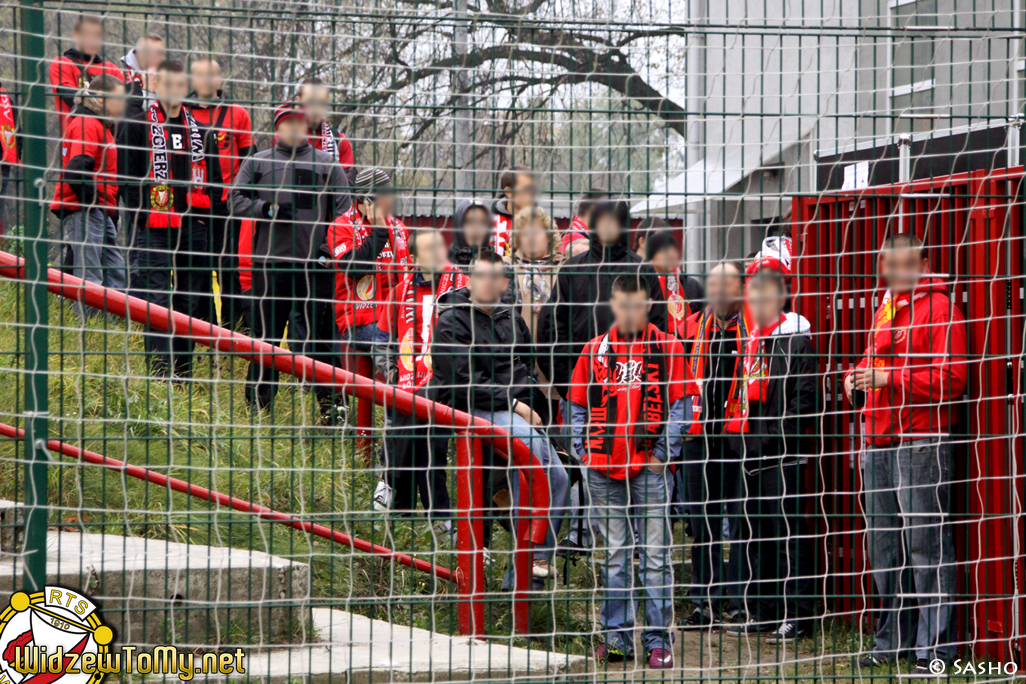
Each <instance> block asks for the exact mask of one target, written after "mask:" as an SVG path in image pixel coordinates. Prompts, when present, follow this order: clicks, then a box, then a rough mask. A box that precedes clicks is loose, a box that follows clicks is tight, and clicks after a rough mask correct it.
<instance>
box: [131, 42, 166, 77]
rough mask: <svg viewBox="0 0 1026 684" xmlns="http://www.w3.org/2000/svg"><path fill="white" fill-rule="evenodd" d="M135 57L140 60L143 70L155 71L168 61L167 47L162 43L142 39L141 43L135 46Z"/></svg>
mask: <svg viewBox="0 0 1026 684" xmlns="http://www.w3.org/2000/svg"><path fill="white" fill-rule="evenodd" d="M135 56H136V58H137V59H138V60H139V67H140V68H141V69H143V70H144V71H146V70H153V69H156V68H157V66H158V65H159V64H160V63H161V62H163V61H164V60H165V59H167V47H165V46H164V43H163V42H162V41H159V40H150V39H149V38H140V39H139V42H138V43H136V44H135Z"/></svg>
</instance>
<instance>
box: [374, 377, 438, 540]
mask: <svg viewBox="0 0 1026 684" xmlns="http://www.w3.org/2000/svg"><path fill="white" fill-rule="evenodd" d="M417 395H418V396H425V391H424V390H421V391H419V392H417ZM451 436H452V428H451V427H450V428H446V427H445V426H442V425H430V424H424V423H421V422H420V421H418V420H417V419H416V418H415V417H413V416H408V415H406V414H404V413H396V415H395V418H394V420H393V421H392V427H391V429H389V430H388V431H386V433H385V447H384V450H383V451H382V452H381V460H382V465H383V466H384V468H385V473H386V475H385V478H386V482H388V483H389V484H390V485H391V487H392V502H393V504H392V507H393V509H395V511H396V512H400V513H402V512H408V511H412V510H414V509H415V508H416V506H417V492H420V502H421V504H423V506H424V510H425V511H428V512H429V513H431V514H432V516H431V517H432V518H436V519H442V520H447V519H449V518H451V517H452V514H453V511H452V503H451V501H450V499H449V489H448V487H447V486H446V485H447V483H446V476H447V474H448V471H447V466H448V454H449V438H450V437H451Z"/></svg>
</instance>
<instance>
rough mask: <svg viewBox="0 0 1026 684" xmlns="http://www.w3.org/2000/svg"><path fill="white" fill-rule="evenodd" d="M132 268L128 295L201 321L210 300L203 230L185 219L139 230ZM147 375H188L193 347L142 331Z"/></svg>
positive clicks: (162, 334)
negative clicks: (170, 225)
mask: <svg viewBox="0 0 1026 684" xmlns="http://www.w3.org/2000/svg"><path fill="white" fill-rule="evenodd" d="M135 251H136V255H137V262H136V265H135V266H134V267H133V268H132V273H131V291H132V295H134V296H136V297H139V298H140V299H144V300H146V301H147V302H150V303H151V304H155V305H156V306H162V307H165V308H169V309H173V310H174V311H176V312H180V313H184V314H186V315H187V316H192V317H194V318H201V317H202V316H203V313H204V311H203V302H204V300H205V299H206V298H207V297H209V296H210V260H209V257H208V255H207V227H206V225H205V224H204V223H203V222H202V221H200V220H198V219H194V218H191V217H189V216H186V217H184V218H183V219H182V227H181V228H144V229H142V230H140V231H139V233H138V235H137V236H136V250H135ZM145 345H146V355H147V358H148V359H149V363H150V371H151V372H152V373H153V374H154V375H156V376H160V377H166V376H168V375H172V374H173V375H174V376H176V377H186V376H188V375H189V374H190V373H191V372H192V356H193V347H194V345H193V342H192V340H191V339H189V338H188V337H187V336H185V335H174V336H172V335H171V334H170V333H167V332H165V331H162V330H155V329H153V328H150V327H149V326H147V327H146V332H145Z"/></svg>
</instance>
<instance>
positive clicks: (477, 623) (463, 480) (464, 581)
mask: <svg viewBox="0 0 1026 684" xmlns="http://www.w3.org/2000/svg"><path fill="white" fill-rule="evenodd" d="M481 466H482V459H481V440H480V439H477V438H476V437H474V436H473V434H472V433H470V432H468V431H466V430H461V431H459V432H458V433H457V434H456V507H457V508H458V509H459V512H458V513H457V522H456V535H457V537H456V545H457V548H458V549H459V565H458V570H457V571H456V583H457V586H458V588H459V592H460V594H461V595H462V596H463V597H464V600H463V602H461V603H460V609H459V623H460V634H464V635H467V636H481V635H483V634H484V633H485V620H484V595H485V573H484V551H483V550H482V542H483V539H484V521H483V520H482V515H483V514H484V501H483V491H484V489H483V485H484V482H483V477H482V473H481Z"/></svg>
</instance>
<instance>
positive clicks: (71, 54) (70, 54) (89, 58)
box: [64, 48, 103, 64]
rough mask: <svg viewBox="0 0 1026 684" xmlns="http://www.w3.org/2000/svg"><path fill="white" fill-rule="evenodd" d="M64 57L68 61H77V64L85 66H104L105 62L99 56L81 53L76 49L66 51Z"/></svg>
mask: <svg viewBox="0 0 1026 684" xmlns="http://www.w3.org/2000/svg"><path fill="white" fill-rule="evenodd" d="M64 56H65V57H67V58H68V59H71V60H75V61H76V62H82V63H83V64H102V63H103V60H102V59H100V56H99V55H87V54H86V53H84V52H79V51H78V50H76V49H75V48H71V49H70V50H65V51H64Z"/></svg>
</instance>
